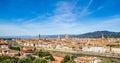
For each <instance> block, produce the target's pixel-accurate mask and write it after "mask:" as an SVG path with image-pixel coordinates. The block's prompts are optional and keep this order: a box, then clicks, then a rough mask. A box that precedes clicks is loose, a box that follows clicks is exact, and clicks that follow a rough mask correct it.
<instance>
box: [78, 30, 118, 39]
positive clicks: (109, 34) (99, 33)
mask: <svg viewBox="0 0 120 63" xmlns="http://www.w3.org/2000/svg"><path fill="white" fill-rule="evenodd" d="M102 34H103V35H104V37H114V38H118V37H120V32H110V31H95V32H90V33H85V34H80V35H76V37H81V38H84V37H86V38H100V37H101V36H102Z"/></svg>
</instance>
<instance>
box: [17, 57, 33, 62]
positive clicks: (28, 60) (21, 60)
mask: <svg viewBox="0 0 120 63" xmlns="http://www.w3.org/2000/svg"><path fill="white" fill-rule="evenodd" d="M32 62H33V61H32V59H31V58H29V57H26V58H21V59H19V60H18V63H32Z"/></svg>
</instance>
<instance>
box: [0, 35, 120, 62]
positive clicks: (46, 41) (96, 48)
mask: <svg viewBox="0 0 120 63" xmlns="http://www.w3.org/2000/svg"><path fill="white" fill-rule="evenodd" d="M14 41H15V44H17V46H19V47H20V50H18V51H16V50H12V49H10V47H9V45H8V44H9V43H8V42H7V40H2V39H1V40H0V56H2V55H8V56H17V55H19V54H20V55H22V56H27V55H32V54H33V53H34V52H35V50H37V49H45V50H56V51H65V52H77V53H79V52H96V53H112V54H113V53H114V54H120V48H119V47H112V46H109V45H117V46H119V45H120V38H104V36H103V35H102V37H101V38H70V37H69V35H68V34H66V35H65V38H61V37H60V36H58V38H40V35H39V38H34V39H25V38H23V39H14ZM54 57H55V58H60V59H63V57H59V56H54ZM79 60H80V61H79ZM75 61H76V63H80V62H81V63H82V62H84V61H89V62H94V63H95V62H96V63H97V62H98V59H97V58H95V57H92V58H91V57H90V58H87V57H85V58H83V57H77V58H76V59H75ZM59 62H60V60H59ZM59 62H57V63H59ZM53 63H56V62H53Z"/></svg>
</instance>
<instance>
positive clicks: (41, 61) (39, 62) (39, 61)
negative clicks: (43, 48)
mask: <svg viewBox="0 0 120 63" xmlns="http://www.w3.org/2000/svg"><path fill="white" fill-rule="evenodd" d="M33 63H48V62H47V60H46V59H43V58H42V59H40V58H36V59H35V60H34V61H33Z"/></svg>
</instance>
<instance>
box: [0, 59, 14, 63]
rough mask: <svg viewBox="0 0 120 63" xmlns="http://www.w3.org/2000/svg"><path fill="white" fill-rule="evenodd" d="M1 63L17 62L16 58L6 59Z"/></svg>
mask: <svg viewBox="0 0 120 63" xmlns="http://www.w3.org/2000/svg"><path fill="white" fill-rule="evenodd" d="M0 63H15V60H14V59H6V60H4V61H2V62H0Z"/></svg>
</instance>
